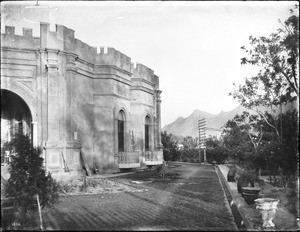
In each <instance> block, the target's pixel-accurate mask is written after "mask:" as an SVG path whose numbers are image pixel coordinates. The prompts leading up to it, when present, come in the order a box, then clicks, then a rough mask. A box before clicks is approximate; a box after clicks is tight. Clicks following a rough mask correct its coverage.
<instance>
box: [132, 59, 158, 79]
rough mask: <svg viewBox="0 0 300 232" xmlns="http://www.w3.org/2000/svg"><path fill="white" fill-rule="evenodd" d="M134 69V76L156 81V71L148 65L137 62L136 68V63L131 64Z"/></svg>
mask: <svg viewBox="0 0 300 232" xmlns="http://www.w3.org/2000/svg"><path fill="white" fill-rule="evenodd" d="M131 67H132V69H133V78H142V79H145V80H147V81H150V82H152V83H154V82H155V80H154V71H153V70H152V69H150V68H148V67H147V66H145V65H143V64H140V63H137V64H136V67H135V68H134V64H131Z"/></svg>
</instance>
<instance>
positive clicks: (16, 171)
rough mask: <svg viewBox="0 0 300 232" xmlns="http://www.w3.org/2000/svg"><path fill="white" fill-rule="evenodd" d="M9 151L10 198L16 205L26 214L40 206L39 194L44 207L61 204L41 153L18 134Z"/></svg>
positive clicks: (57, 188) (54, 183)
mask: <svg viewBox="0 0 300 232" xmlns="http://www.w3.org/2000/svg"><path fill="white" fill-rule="evenodd" d="M8 148H9V151H10V154H11V162H10V168H9V172H10V178H9V179H8V181H7V188H6V193H7V195H8V197H13V198H14V202H15V204H17V205H18V206H19V207H24V208H25V211H27V209H28V208H30V207H31V206H32V205H33V204H35V203H36V198H34V196H35V195H36V194H38V195H39V198H40V203H41V205H42V206H46V205H52V204H54V203H55V202H56V201H57V200H58V190H59V186H58V184H57V182H56V181H55V180H54V179H53V178H52V177H51V174H50V173H48V174H47V175H46V171H45V169H44V167H43V158H42V157H40V154H41V149H39V148H35V147H34V146H33V145H32V143H31V141H30V139H29V137H28V136H25V135H23V134H16V137H15V138H14V139H13V140H12V141H10V142H9V143H8Z"/></svg>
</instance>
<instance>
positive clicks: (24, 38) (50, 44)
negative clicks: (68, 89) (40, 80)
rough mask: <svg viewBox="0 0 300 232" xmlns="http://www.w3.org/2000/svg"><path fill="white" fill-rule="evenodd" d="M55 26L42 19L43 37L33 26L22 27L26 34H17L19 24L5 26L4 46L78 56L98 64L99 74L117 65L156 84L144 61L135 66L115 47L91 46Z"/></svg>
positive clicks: (2, 37)
mask: <svg viewBox="0 0 300 232" xmlns="http://www.w3.org/2000/svg"><path fill="white" fill-rule="evenodd" d="M51 26H52V25H50V24H49V23H45V22H41V23H40V25H39V28H38V30H39V33H38V34H39V36H33V34H34V33H33V29H30V28H21V30H18V31H22V34H21V33H19V34H20V35H18V34H16V33H15V29H16V28H15V27H13V26H5V32H4V33H1V42H2V47H12V48H14V49H30V50H36V51H39V50H42V51H46V50H47V51H57V52H59V53H61V54H63V53H65V54H69V55H72V56H76V60H78V61H80V62H82V63H88V64H89V66H90V67H91V68H92V69H95V67H96V69H95V72H96V73H97V74H98V73H99V71H100V73H101V72H105V73H108V72H107V70H108V69H110V68H115V69H117V70H119V71H123V72H124V71H125V73H127V75H128V76H131V77H132V78H133V79H136V81H137V80H138V79H139V80H144V81H145V82H147V83H149V84H150V85H155V84H156V78H155V75H154V71H153V70H151V69H150V68H148V67H146V66H145V65H143V64H140V63H137V64H136V67H134V65H133V64H132V63H131V58H130V57H128V56H127V55H125V54H123V53H122V52H120V51H118V50H116V49H114V48H112V47H108V48H107V49H105V48H104V47H100V49H99V50H98V51H97V47H93V46H90V45H88V44H87V43H84V42H82V41H81V40H79V39H77V38H75V32H74V30H72V29H70V28H68V27H65V26H63V25H59V24H55V26H54V27H51ZM18 29H20V28H18ZM35 29H37V28H35ZM35 34H37V33H35ZM73 62H74V61H73Z"/></svg>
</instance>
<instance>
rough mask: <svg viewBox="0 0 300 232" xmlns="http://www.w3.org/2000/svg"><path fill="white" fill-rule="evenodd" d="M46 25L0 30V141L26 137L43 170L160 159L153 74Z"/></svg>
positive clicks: (68, 31)
mask: <svg viewBox="0 0 300 232" xmlns="http://www.w3.org/2000/svg"><path fill="white" fill-rule="evenodd" d="M49 26H50V25H49V24H47V23H41V24H40V37H33V33H32V29H27V28H23V35H16V34H15V27H11V26H5V33H4V34H1V144H2V143H3V142H4V141H9V140H11V138H12V137H13V136H14V134H15V133H16V132H18V131H22V132H23V133H25V134H28V135H30V136H31V138H32V141H33V143H34V145H36V146H41V147H42V148H43V156H44V159H45V166H46V168H47V169H48V170H50V171H61V170H63V169H67V170H70V171H75V172H76V171H78V170H80V169H82V167H83V166H86V168H88V169H89V170H98V171H100V172H101V171H106V170H115V169H118V168H131V167H139V166H141V165H144V164H146V165H147V164H151V165H157V164H161V163H162V160H163V154H162V144H161V115H160V114H161V109H160V108H161V106H160V105H161V97H160V95H161V91H160V90H159V78H158V76H156V75H155V74H154V72H153V70H151V69H150V68H148V67H146V66H144V65H142V64H137V65H136V67H134V65H133V64H132V63H131V58H129V57H128V56H126V55H124V54H123V53H121V52H119V51H117V50H115V49H114V48H108V49H107V51H105V50H104V48H101V49H100V52H97V49H96V48H95V47H91V46H89V45H88V44H86V43H84V42H82V41H80V40H78V39H76V38H75V37H74V31H73V30H72V29H69V28H67V27H65V26H61V25H56V30H55V31H50V29H49Z"/></svg>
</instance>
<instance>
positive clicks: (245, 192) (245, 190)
mask: <svg viewBox="0 0 300 232" xmlns="http://www.w3.org/2000/svg"><path fill="white" fill-rule="evenodd" d="M259 192H260V188H256V187H242V196H243V197H244V199H245V201H246V202H247V204H248V205H252V204H254V200H255V199H257V198H258V196H259Z"/></svg>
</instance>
